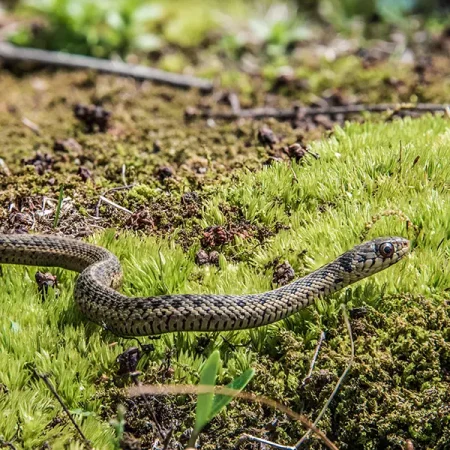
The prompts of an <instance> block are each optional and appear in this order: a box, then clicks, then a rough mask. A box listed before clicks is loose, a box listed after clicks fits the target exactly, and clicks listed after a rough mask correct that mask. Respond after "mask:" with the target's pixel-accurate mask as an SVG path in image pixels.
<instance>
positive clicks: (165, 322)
mask: <svg viewBox="0 0 450 450" xmlns="http://www.w3.org/2000/svg"><path fill="white" fill-rule="evenodd" d="M409 250H410V242H409V241H408V240H407V239H405V238H402V237H381V238H376V239H373V240H371V241H368V242H364V243H362V244H359V245H357V246H355V247H354V248H352V249H351V250H348V251H347V252H345V253H343V254H342V255H340V256H338V257H337V258H336V259H335V260H334V261H332V262H330V263H328V264H326V265H324V266H322V267H321V268H319V269H317V270H315V271H313V272H311V273H309V274H307V275H306V276H303V277H302V278H299V279H297V280H295V281H293V282H291V283H289V284H286V285H283V286H281V287H278V288H276V289H273V290H270V291H267V292H262V293H254V294H244V295H239V294H235V295H231V294H209V293H203V294H202V293H200V294H170V295H158V296H152V297H128V296H126V295H124V294H122V293H120V292H119V291H118V290H117V289H118V288H119V287H120V285H121V281H122V268H121V264H120V262H119V260H118V258H117V257H116V256H115V255H114V254H113V253H111V252H110V251H109V250H107V249H105V248H103V247H100V246H96V245H93V244H89V243H86V242H84V241H80V240H77V239H72V238H68V237H60V236H55V235H39V234H0V264H20V265H29V266H48V267H61V268H63V269H68V270H72V271H75V272H79V275H78V278H77V280H76V282H75V289H74V299H75V302H76V304H77V305H78V307H79V309H80V310H81V312H82V313H83V314H84V315H85V316H86V318H87V319H88V320H90V321H92V322H95V323H97V324H99V325H101V326H103V327H104V328H106V329H108V330H110V331H112V332H113V333H115V334H117V335H120V336H128V337H133V336H153V335H155V336H156V335H160V334H163V333H170V332H178V331H229V330H243V329H249V328H255V327H260V326H263V325H269V324H271V323H274V322H277V321H279V320H282V319H285V318H287V317H289V316H291V315H292V314H295V313H297V312H298V311H300V310H301V309H303V308H306V307H307V306H309V305H311V304H312V303H314V302H315V301H316V300H317V299H320V298H326V297H329V296H330V295H331V294H333V293H335V292H337V291H339V290H341V289H343V288H344V287H347V286H349V285H351V284H352V283H355V282H356V281H359V280H361V279H363V278H366V277H368V276H371V275H373V274H375V273H377V272H380V271H381V270H384V269H386V268H388V267H390V266H392V265H393V264H395V263H397V262H398V261H400V260H401V259H402V258H403V257H404V256H405V255H406V254H407V253H408V252H409Z"/></svg>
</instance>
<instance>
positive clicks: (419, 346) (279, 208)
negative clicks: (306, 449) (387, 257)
mask: <svg viewBox="0 0 450 450" xmlns="http://www.w3.org/2000/svg"><path fill="white" fill-rule="evenodd" d="M312 150H313V151H314V152H317V153H319V154H320V156H321V158H320V159H319V160H313V159H310V160H309V161H308V162H306V163H302V164H295V163H293V165H292V167H290V166H289V165H288V164H285V163H280V164H277V163H275V164H274V165H272V166H271V167H268V168H265V169H263V170H261V171H256V172H250V171H245V170H242V171H240V172H238V173H237V177H236V178H235V179H234V180H233V181H232V182H231V181H230V182H229V183H228V184H226V185H221V186H215V187H212V188H210V193H209V197H208V200H207V203H206V204H204V206H203V210H202V215H201V218H200V219H196V220H198V221H199V223H200V225H201V226H202V227H207V226H212V225H217V224H220V223H223V224H226V223H227V220H228V219H227V216H226V214H225V213H224V211H226V210H227V208H230V207H231V208H234V209H237V210H238V211H239V213H240V214H241V216H242V217H243V218H244V219H245V220H247V221H249V222H251V223H252V224H256V225H261V226H266V227H269V228H273V229H275V228H276V224H277V223H281V224H283V225H286V226H289V229H281V230H280V231H279V232H277V233H276V234H275V235H274V236H273V237H271V238H270V239H268V240H266V241H265V242H263V243H261V242H260V241H258V240H257V239H256V238H252V237H247V236H246V235H242V236H235V237H234V240H233V241H232V242H231V243H229V244H226V245H224V246H223V247H221V248H219V251H220V253H221V256H220V262H219V267H215V266H202V267H198V266H196V265H195V263H194V255H195V253H196V251H197V250H198V249H199V243H197V242H195V243H194V244H193V245H192V246H191V248H190V249H189V250H188V252H187V253H185V252H184V251H183V249H182V248H181V247H180V246H178V245H177V244H176V243H175V241H176V239H177V236H178V235H179V234H180V233H181V231H182V230H181V227H179V228H177V229H175V230H174V231H173V235H172V237H171V238H157V237H154V236H136V235H132V234H127V233H120V234H119V235H116V233H113V232H112V231H110V232H106V233H103V234H100V235H96V236H95V237H94V238H93V239H92V240H93V241H94V242H96V243H99V244H101V245H105V246H106V247H108V248H109V249H110V250H111V251H113V252H114V253H116V254H117V255H118V257H119V258H120V259H121V261H122V262H123V265H124V270H125V285H124V287H123V292H125V293H126V294H128V295H145V294H147V295H151V294H162V293H173V292H200V291H201V292H226V293H232V292H235V293H245V292H256V291H264V290H267V289H270V288H271V287H272V284H271V279H272V273H273V269H272V268H271V267H273V266H271V265H270V264H271V263H272V262H273V261H274V260H275V259H279V260H280V261H283V260H288V261H289V262H290V264H291V265H292V266H293V268H294V269H295V271H296V273H297V274H298V275H300V276H301V275H303V274H305V273H306V272H308V271H310V270H312V269H314V268H316V267H318V266H320V265H321V264H323V263H325V262H327V261H329V260H331V259H332V258H334V257H335V256H337V255H338V254H339V253H341V252H343V251H345V250H346V249H348V248H350V247H351V246H353V245H354V244H357V243H359V242H360V241H361V239H362V236H366V235H367V236H366V238H367V239H370V238H372V237H376V236H383V235H401V236H405V237H408V238H410V239H411V241H412V245H413V250H414V251H413V253H412V254H411V256H410V257H409V258H407V259H406V261H405V262H401V263H400V264H398V265H397V266H395V267H393V268H391V269H389V270H387V271H384V272H382V273H380V274H378V275H376V276H375V277H373V278H370V279H369V280H367V281H365V282H362V283H360V284H358V285H356V286H354V287H351V288H349V289H346V290H345V291H343V292H340V293H338V294H336V295H334V296H333V297H332V298H331V299H329V300H327V301H320V302H318V303H317V304H316V305H315V306H314V307H313V308H309V309H307V310H305V311H302V312H301V313H299V314H297V315H295V316H294V317H291V318H289V319H288V320H286V321H284V322H280V323H276V324H274V325H271V326H268V327H265V328H262V329H256V330H251V331H243V332H227V333H222V334H218V333H214V334H211V335H207V338H205V334H199V333H197V334H184V333H180V334H172V335H165V336H163V337H162V338H161V339H159V340H156V341H152V343H153V344H154V346H155V350H154V352H152V353H151V354H149V355H146V356H144V358H143V359H142V360H141V362H140V368H141V370H144V371H145V379H147V380H149V381H152V382H166V383H167V382H168V380H167V379H165V380H164V379H162V378H161V375H160V372H159V371H158V370H159V369H160V367H161V361H162V360H165V358H167V352H168V351H170V350H171V351H172V352H173V353H172V356H171V359H170V366H171V368H172V369H173V373H172V375H171V379H170V382H171V383H197V382H198V380H199V374H200V369H201V367H202V364H203V363H204V361H205V360H206V359H207V357H208V355H209V354H210V353H211V351H212V350H213V349H218V350H219V351H220V355H221V359H222V361H223V365H222V367H221V368H220V369H219V372H218V382H220V383H222V382H223V383H227V382H229V381H231V380H232V379H234V378H236V377H237V376H239V375H240V374H241V373H242V372H243V371H245V370H247V369H248V368H250V367H252V368H254V369H255V371H256V373H255V377H254V378H253V379H252V381H251V382H250V384H249V386H248V389H249V390H251V391H252V392H255V393H260V394H263V395H266V396H269V397H274V398H277V399H278V400H280V401H281V402H283V403H285V404H286V405H288V406H291V407H293V409H294V410H296V411H298V412H304V413H306V414H307V415H308V416H310V417H312V418H314V414H316V413H317V412H318V411H319V410H320V408H321V407H322V405H323V404H324V402H325V400H326V398H327V396H328V395H329V393H330V392H331V389H332V388H333V384H334V383H333V380H334V381H335V380H337V377H338V376H339V374H340V373H341V372H342V370H343V368H344V367H345V364H346V358H347V357H348V354H349V343H348V338H347V333H346V332H345V326H344V325H343V324H342V323H341V322H342V321H341V320H340V317H339V308H340V304H341V303H342V302H345V303H346V304H347V306H348V307H349V309H351V308H355V307H360V306H365V307H366V313H365V314H366V315H365V316H364V317H362V318H356V319H355V318H354V319H353V320H352V327H353V332H354V337H355V347H356V356H355V363H354V366H353V367H352V370H351V373H350V374H349V377H348V378H347V379H346V381H345V383H344V386H343V387H342V390H341V391H340V393H338V395H337V397H336V399H335V400H334V401H333V402H332V405H331V407H330V412H329V413H328V414H325V417H324V419H323V420H322V421H321V422H320V423H319V424H318V426H319V427H320V428H321V429H323V430H324V431H326V432H327V434H328V435H329V437H330V438H331V439H332V440H334V441H335V442H336V444H338V445H340V446H341V447H342V448H347V446H348V445H349V443H350V442H352V443H353V445H354V446H353V447H352V448H393V446H395V445H404V442H405V441H406V439H413V440H414V442H416V443H417V444H418V445H423V446H429V447H434V446H438V445H439V443H440V442H441V443H442V442H445V440H444V441H443V440H442V439H446V436H447V437H448V436H449V435H450V426H449V423H448V420H447V419H445V417H448V412H447V413H446V412H445V410H444V409H443V408H444V406H443V405H445V403H446V402H448V400H449V399H448V393H447V389H446V386H447V382H448V379H447V375H446V372H445V370H444V368H445V367H446V366H447V367H448V364H449V362H450V348H449V346H448V343H447V342H448V339H449V338H450V336H449V332H448V329H449V328H448V325H449V322H450V318H449V317H448V313H447V309H446V306H445V300H446V299H448V298H449V292H448V288H449V286H450V264H449V259H450V244H449V242H450V241H449V239H450V228H449V226H448V217H449V214H450V195H449V191H450V183H449V180H450V166H449V165H448V161H449V160H450V131H449V127H448V118H443V117H431V116H426V117H423V118H422V119H418V120H410V119H404V120H395V121H393V122H391V123H371V122H367V123H365V124H362V125H361V124H349V125H347V126H346V127H345V128H344V129H337V130H336V131H335V132H334V133H333V135H332V136H331V137H330V138H329V139H324V140H321V141H317V142H315V143H313V144H312ZM417 157H419V158H418V159H417ZM293 172H294V173H295V175H296V176H295V177H294V175H293ZM383 214H384V215H383ZM377 215H379V217H377ZM405 216H407V217H408V218H409V220H410V222H411V223H412V224H413V225H414V227H412V226H411V225H407V223H408V222H407V221H406V220H405ZM34 272H35V269H31V268H23V267H6V266H4V267H3V276H2V278H1V286H2V289H1V292H0V416H1V417H2V420H1V421H0V437H2V438H3V439H4V440H6V441H12V440H14V445H15V446H16V447H17V448H38V447H39V446H42V445H43V444H44V442H46V441H48V442H49V443H50V445H51V446H52V448H55V449H56V448H63V447H64V448H70V449H75V448H81V442H80V441H78V437H77V436H76V434H75V431H74V430H73V428H72V426H71V424H70V423H69V422H68V421H67V419H66V418H65V417H64V414H63V413H62V411H61V408H60V406H59V405H58V403H57V401H56V400H55V399H54V398H53V397H52V395H51V393H50V392H49V391H48V390H47V388H46V387H45V385H44V384H43V383H42V382H41V381H39V380H37V379H35V378H34V377H33V375H32V371H30V370H29V368H28V365H29V364H33V365H35V366H36V368H37V370H38V371H39V372H48V373H50V374H51V380H52V382H53V384H54V385H55V387H56V389H57V391H58V393H59V394H60V395H61V397H62V398H63V399H64V401H65V402H66V404H67V406H68V408H69V409H70V410H72V411H74V415H75V418H76V420H77V421H78V423H79V424H80V426H81V428H82V430H83V432H84V433H85V434H86V436H87V437H88V438H89V439H90V440H91V441H92V442H93V443H94V445H95V447H96V448H113V446H114V445H116V442H115V438H114V430H113V428H112V427H111V426H110V425H109V423H108V419H112V418H113V417H114V416H115V414H116V412H117V403H118V402H119V403H120V401H123V402H125V403H126V401H125V400H124V392H123V391H122V390H121V388H120V383H118V382H117V379H116V378H117V377H116V375H115V370H116V367H115V358H116V356H117V355H118V354H119V353H121V352H122V351H123V350H124V349H125V348H126V347H128V346H129V345H130V342H129V341H126V340H122V339H118V338H116V337H114V336H112V335H110V334H109V333H107V332H105V331H102V330H101V329H100V328H98V327H96V326H95V325H93V324H91V323H89V322H87V321H86V320H85V319H84V318H82V317H81V315H80V314H78V312H77V311H76V309H75V307H74V306H73V301H72V292H73V284H74V279H75V277H74V275H73V274H70V273H69V272H65V271H63V270H59V269H57V270H55V272H56V274H57V275H58V280H59V294H56V293H55V292H50V293H49V295H48V296H47V298H46V299H45V301H43V300H42V299H41V298H40V296H39V294H38V293H37V289H36V286H35V282H34ZM322 330H326V331H327V341H326V344H325V346H324V348H323V350H322V352H323V353H322V354H321V356H319V359H318V362H317V368H316V369H315V374H313V377H312V381H311V383H310V384H309V385H308V386H306V387H305V388H300V387H299V384H300V380H301V379H302V378H303V377H304V376H305V374H306V373H307V371H308V368H309V361H310V359H311V357H312V355H313V353H314V346H315V343H316V340H317V339H318V337H319V335H320V332H321V331H322ZM222 337H224V338H225V340H224V339H222ZM242 344H244V345H242ZM121 399H122V400H121ZM233 405H234V406H233ZM171 407H172V408H173V411H178V409H181V410H182V411H184V413H183V414H185V415H184V419H185V420H184V422H183V423H182V424H181V425H180V427H179V430H178V429H177V431H176V435H177V433H178V432H179V433H181V432H182V431H184V430H185V429H186V428H188V426H189V424H192V423H193V416H194V408H193V407H192V405H191V404H190V403H189V400H188V399H186V398H181V399H178V400H173V403H171ZM246 408H247V405H246ZM406 411H407V413H406ZM436 411H441V413H440V414H441V416H439V414H438V413H437V412H436ZM441 417H442V418H441ZM127 420H128V422H129V424H130V426H131V425H132V423H133V416H130V415H129V416H127ZM269 420H270V419H269V416H268V415H267V414H266V412H264V411H263V410H259V409H258V408H257V407H250V406H248V409H246V413H245V414H243V413H242V407H241V406H240V405H237V404H236V403H234V402H233V403H232V404H231V405H230V406H229V407H228V408H227V413H226V414H225V413H221V414H219V416H218V417H217V418H215V419H214V420H213V422H212V423H211V424H210V425H209V426H208V427H207V428H206V429H205V432H204V434H205V435H206V437H205V442H206V443H207V444H208V443H209V444H210V445H211V446H213V444H214V442H217V441H220V442H223V445H224V448H232V447H233V442H234V441H233V439H234V438H235V437H236V436H237V434H236V433H238V430H239V429H243V428H242V427H244V429H245V430H246V431H251V429H252V428H263V427H264V426H265V424H266V423H267V422H268V421H269ZM376 428H378V429H379V431H378V432H376V431H373V430H374V429H376ZM299 432H300V429H299V427H298V426H297V425H296V424H292V423H289V422H286V421H283V420H282V418H281V419H280V422H279V425H278V426H277V433H278V434H277V438H278V439H279V440H280V441H284V442H286V443H290V442H291V443H292V442H295V440H297V438H296V437H295V436H298V435H299ZM233 436H234V438H233ZM352 436H353V438H352ZM313 445H314V444H313ZM205 448H208V447H207V446H206V447H205ZM211 448H212V447H211ZM317 448H318V447H317Z"/></svg>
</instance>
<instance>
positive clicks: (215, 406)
mask: <svg viewBox="0 0 450 450" xmlns="http://www.w3.org/2000/svg"><path fill="white" fill-rule="evenodd" d="M254 375H255V371H254V370H253V369H247V370H246V371H245V372H244V373H243V374H241V375H240V376H238V377H237V378H235V379H234V380H233V381H232V382H231V383H229V384H227V385H226V386H225V387H227V388H230V389H236V390H237V391H239V392H240V391H242V389H244V388H245V386H247V384H248V383H249V381H250V380H251V379H252V378H253V376H254ZM233 397H234V396H233V395H224V394H218V395H216V396H215V397H214V400H213V403H212V405H211V410H210V416H209V418H208V420H211V419H213V417H214V416H216V415H217V414H219V412H220V411H222V409H223V408H225V406H227V405H228V403H230V402H231V400H233Z"/></svg>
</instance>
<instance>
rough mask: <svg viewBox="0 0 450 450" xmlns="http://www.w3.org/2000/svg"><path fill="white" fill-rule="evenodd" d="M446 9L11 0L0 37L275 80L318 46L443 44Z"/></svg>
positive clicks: (383, 0) (323, 52) (415, 0)
mask: <svg viewBox="0 0 450 450" xmlns="http://www.w3.org/2000/svg"><path fill="white" fill-rule="evenodd" d="M449 5H450V2H448V1H445V0H396V1H392V0H365V1H359V0H306V1H299V0H298V1H291V2H282V1H239V0H228V1H226V2H223V1H222V2H220V1H218V0H217V1H216V0H208V1H198V0H183V1H181V0H180V1H177V0H173V1H168V0H160V1H148V0H97V1H95V2H92V1H90V0H23V1H20V0H19V1H14V0H4V1H3V3H2V2H0V6H1V9H0V33H1V34H0V39H2V40H8V41H10V42H12V43H14V44H16V45H19V46H29V47H37V48H42V49H48V50H62V51H66V52H70V53H77V54H83V55H91V56H96V57H100V58H116V59H123V60H126V61H130V62H139V63H143V64H151V65H154V66H157V67H160V68H162V69H165V70H169V71H175V72H195V73H196V74H198V75H202V76H206V77H215V76H221V72H222V70H223V66H224V64H226V65H227V66H228V67H229V65H230V64H236V68H238V69H244V70H245V71H247V72H251V71H252V69H254V68H256V67H262V68H263V69H264V71H265V75H266V76H268V77H270V76H272V75H274V73H275V72H277V70H278V69H279V68H280V67H284V66H286V64H287V61H288V60H289V64H290V65H292V64H293V65H294V68H295V63H296V62H298V63H300V62H301V61H302V59H304V58H306V57H307V55H306V54H305V53H304V52H302V48H304V47H305V46H308V47H309V48H310V46H311V43H314V44H316V45H315V47H314V49H313V53H314V54H315V56H319V57H321V58H322V57H323V58H325V59H327V60H333V59H335V58H337V57H338V56H339V55H340V54H342V53H344V52H345V53H348V52H351V51H353V52H355V51H357V50H358V49H362V48H367V47H373V46H374V43H375V44H376V45H375V46H376V47H377V48H378V54H374V55H371V57H372V58H382V57H386V56H389V57H390V56H394V57H400V58H404V59H406V58H408V57H411V55H410V54H408V52H406V50H407V49H408V48H414V46H424V45H426V46H429V45H431V46H440V47H445V46H446V45H448V39H449V35H450V29H449V24H450V19H449V15H448V12H449ZM380 41H382V42H380ZM307 44H308V45H307ZM405 52H406V54H405ZM363 56H365V55H363ZM285 70H287V69H285ZM284 75H285V76H289V73H285V74H284ZM228 76H229V74H228ZM225 81H226V80H225Z"/></svg>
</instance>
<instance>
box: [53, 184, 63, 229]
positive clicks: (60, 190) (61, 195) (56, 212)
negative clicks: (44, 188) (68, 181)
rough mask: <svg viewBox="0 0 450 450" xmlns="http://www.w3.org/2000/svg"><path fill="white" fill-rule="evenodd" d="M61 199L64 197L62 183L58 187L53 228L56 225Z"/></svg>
mask: <svg viewBox="0 0 450 450" xmlns="http://www.w3.org/2000/svg"><path fill="white" fill-rule="evenodd" d="M63 199H64V185H63V184H62V185H61V187H60V189H59V196H58V204H57V205H56V211H55V220H54V221H53V228H56V227H57V226H58V222H59V216H60V214H61V205H62V202H63Z"/></svg>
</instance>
